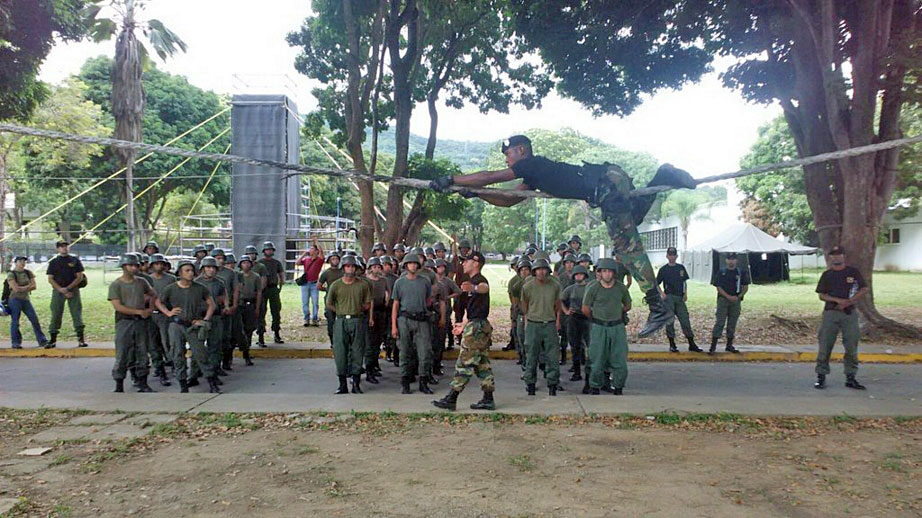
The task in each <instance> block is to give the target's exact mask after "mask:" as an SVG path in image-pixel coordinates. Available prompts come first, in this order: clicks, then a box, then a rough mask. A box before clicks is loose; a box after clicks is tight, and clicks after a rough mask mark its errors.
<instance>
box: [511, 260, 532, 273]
mask: <svg viewBox="0 0 922 518" xmlns="http://www.w3.org/2000/svg"><path fill="white" fill-rule="evenodd" d="M522 268H528V269H529V270H531V261H529V260H528V259H522V260H521V261H519V262H518V263H516V265H515V271H517V272H518V271H521V270H522Z"/></svg>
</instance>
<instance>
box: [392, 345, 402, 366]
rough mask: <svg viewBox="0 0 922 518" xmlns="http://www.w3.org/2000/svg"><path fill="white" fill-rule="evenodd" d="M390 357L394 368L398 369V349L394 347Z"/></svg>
mask: <svg viewBox="0 0 922 518" xmlns="http://www.w3.org/2000/svg"><path fill="white" fill-rule="evenodd" d="M391 356H392V357H393V359H394V367H400V349H398V348H397V347H394V352H393V354H392V355H391Z"/></svg>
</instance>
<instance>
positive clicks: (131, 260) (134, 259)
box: [118, 253, 141, 267]
mask: <svg viewBox="0 0 922 518" xmlns="http://www.w3.org/2000/svg"><path fill="white" fill-rule="evenodd" d="M118 265H119V267H122V266H132V265H133V266H140V265H141V261H140V260H139V259H138V256H136V255H134V254H132V253H128V254H122V255H121V256H120V257H119V258H118Z"/></svg>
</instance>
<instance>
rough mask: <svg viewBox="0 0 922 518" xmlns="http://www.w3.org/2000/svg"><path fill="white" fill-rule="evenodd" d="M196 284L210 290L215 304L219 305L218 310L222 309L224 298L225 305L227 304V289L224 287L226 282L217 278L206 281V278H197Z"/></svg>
mask: <svg viewBox="0 0 922 518" xmlns="http://www.w3.org/2000/svg"><path fill="white" fill-rule="evenodd" d="M195 282H197V283H199V284H201V285H202V286H204V287H206V288H208V292H209V293H211V298H213V299H214V302H215V304H217V305H218V309H221V308H222V303H221V302H220V300H221V298H222V297H223V298H225V300H224V304H227V302H228V301H227V300H226V295H227V288H226V287H225V286H224V281H222V280H221V279H220V278H219V277H217V276H215V277H212V278H211V279H206V278H205V277H202V276H198V277H196V278H195ZM216 313H217V311H216Z"/></svg>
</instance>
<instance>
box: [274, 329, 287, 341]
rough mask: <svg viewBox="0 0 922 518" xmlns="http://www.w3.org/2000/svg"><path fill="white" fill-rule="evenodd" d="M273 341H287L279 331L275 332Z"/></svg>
mask: <svg viewBox="0 0 922 518" xmlns="http://www.w3.org/2000/svg"><path fill="white" fill-rule="evenodd" d="M273 341H274V342H275V343H277V344H283V343H285V340H282V335H280V334H279V332H278V331H276V332H275V340H273Z"/></svg>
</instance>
